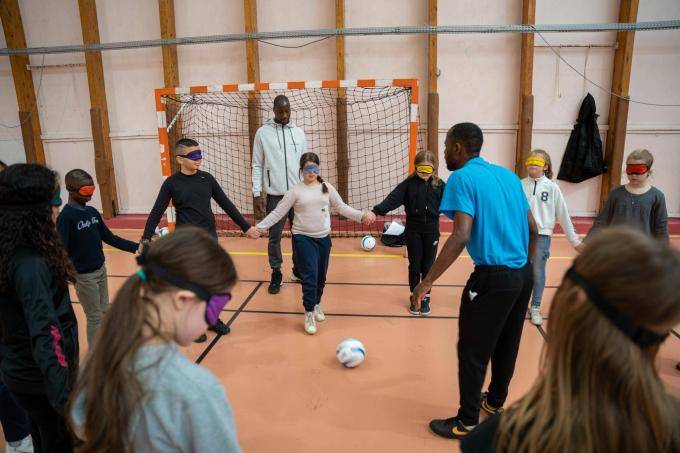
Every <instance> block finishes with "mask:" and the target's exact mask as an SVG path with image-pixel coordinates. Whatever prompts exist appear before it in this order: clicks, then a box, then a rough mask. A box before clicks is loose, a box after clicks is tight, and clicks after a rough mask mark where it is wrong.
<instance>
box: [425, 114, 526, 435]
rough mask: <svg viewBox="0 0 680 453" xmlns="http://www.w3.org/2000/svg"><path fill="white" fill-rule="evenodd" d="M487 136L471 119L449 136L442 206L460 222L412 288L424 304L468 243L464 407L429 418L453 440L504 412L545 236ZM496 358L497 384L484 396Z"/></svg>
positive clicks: (461, 324)
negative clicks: (484, 416)
mask: <svg viewBox="0 0 680 453" xmlns="http://www.w3.org/2000/svg"><path fill="white" fill-rule="evenodd" d="M483 140H484V139H483V135H482V131H481V129H480V128H479V127H478V126H477V125H475V124H472V123H460V124H456V125H455V126H453V127H452V128H451V129H449V131H448V133H447V134H446V141H445V145H446V149H445V151H444V156H445V158H446V166H447V168H448V169H449V170H451V171H453V173H451V175H450V176H449V180H448V181H447V183H446V188H445V189H444V196H443V197H442V202H441V204H440V206H439V210H440V212H441V213H443V214H444V215H446V216H447V217H449V218H451V219H453V222H454V223H453V233H452V234H451V236H450V237H449V239H448V240H447V241H446V243H445V244H444V247H443V248H442V251H441V253H440V254H439V256H438V257H437V260H436V261H435V263H434V264H433V266H432V268H431V270H430V272H429V273H428V274H427V276H426V277H425V279H424V280H423V281H422V282H421V284H420V285H418V287H416V289H415V290H414V291H413V301H412V302H413V303H414V304H415V306H416V309H417V308H419V306H420V301H421V300H422V299H423V297H424V296H425V294H427V292H428V291H429V290H430V289H431V288H432V285H433V283H434V282H435V281H436V280H437V278H439V276H441V275H442V274H443V273H444V271H445V270H446V269H448V268H449V266H451V264H453V262H454V261H455V260H456V259H457V258H458V256H459V255H460V254H461V252H462V251H463V249H464V248H465V247H466V246H467V249H468V252H469V253H470V256H471V257H472V260H473V262H474V264H475V270H474V272H473V273H472V275H471V276H470V278H469V280H468V282H467V284H466V285H465V289H464V290H463V295H462V297H461V307H460V317H459V320H458V329H459V337H458V385H459V389H460V409H459V410H458V414H457V415H456V416H455V417H452V418H448V419H445V420H432V421H431V422H430V429H431V430H432V432H434V433H435V434H437V435H439V436H442V437H446V438H449V439H460V438H462V437H465V436H466V435H467V433H468V432H470V430H472V428H474V427H475V426H476V425H477V423H478V421H479V409H480V406H481V408H482V409H484V411H485V412H488V413H489V414H494V413H498V412H501V411H502V410H503V403H504V402H505V399H506V398H507V396H508V386H509V384H510V379H511V378H512V374H513V373H514V371H515V361H516V359H517V350H518V349H519V341H520V338H521V336H522V328H523V326H524V316H525V314H526V311H527V306H528V305H529V297H530V296H531V289H532V285H533V272H532V270H531V269H532V268H531V265H530V264H529V260H528V257H530V256H533V255H534V253H533V251H534V249H535V246H536V239H537V238H538V229H537V227H536V222H535V221H534V218H533V216H532V215H531V210H530V208H529V203H528V202H527V199H526V197H525V196H524V191H523V190H522V185H521V183H520V180H519V178H518V177H517V176H516V175H515V174H514V173H512V172H510V171H509V170H507V169H505V168H503V167H499V166H498V165H493V164H490V163H489V162H487V161H485V160H484V159H482V158H481V157H479V153H480V151H481V149H482V143H483ZM489 360H491V383H490V384H489V390H488V392H485V393H483V394H482V385H483V384H484V375H485V374H486V368H487V366H488V364H489ZM480 396H481V398H480Z"/></svg>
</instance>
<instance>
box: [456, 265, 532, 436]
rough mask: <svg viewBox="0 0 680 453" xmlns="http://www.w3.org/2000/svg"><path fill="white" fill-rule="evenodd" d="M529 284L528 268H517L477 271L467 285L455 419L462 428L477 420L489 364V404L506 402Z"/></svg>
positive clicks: (501, 267) (484, 267)
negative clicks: (456, 417)
mask: <svg viewBox="0 0 680 453" xmlns="http://www.w3.org/2000/svg"><path fill="white" fill-rule="evenodd" d="M533 281H534V277H533V270H532V267H531V264H527V265H526V266H524V267H523V268H521V269H511V268H509V267H505V266H476V267H475V270H474V272H473V273H472V275H471V276H470V279H469V280H468V282H467V284H466V285H465V289H464V290H463V295H462V297H461V307H460V318H459V320H458V330H459V337H458V382H459V387H460V409H459V410H458V417H459V418H460V420H461V421H462V422H463V424H464V425H468V426H469V425H476V424H477V423H478V421H479V406H480V403H481V401H480V399H481V392H482V385H483V384H484V375H485V374H486V368H487V366H488V364H489V360H491V384H490V385H489V395H488V402H489V404H490V405H491V406H494V407H500V406H502V405H503V403H505V399H506V398H507V397H508V386H509V385H510V380H511V379H512V375H513V373H514V372H515V361H516V360H517V351H518V349H519V341H520V338H521V337H522V328H523V327H524V317H525V315H526V311H527V306H528V305H529V298H530V297H531V289H532V286H533Z"/></svg>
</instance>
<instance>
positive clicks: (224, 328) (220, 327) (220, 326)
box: [208, 318, 231, 335]
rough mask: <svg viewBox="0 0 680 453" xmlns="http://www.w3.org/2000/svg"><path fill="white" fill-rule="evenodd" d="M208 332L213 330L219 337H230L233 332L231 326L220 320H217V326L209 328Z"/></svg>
mask: <svg viewBox="0 0 680 453" xmlns="http://www.w3.org/2000/svg"><path fill="white" fill-rule="evenodd" d="M208 330H212V331H213V332H215V333H216V334H217V335H229V332H231V329H230V328H229V326H228V325H226V324H225V323H223V322H222V320H221V319H219V318H218V319H217V324H215V325H214V326H210V327H208Z"/></svg>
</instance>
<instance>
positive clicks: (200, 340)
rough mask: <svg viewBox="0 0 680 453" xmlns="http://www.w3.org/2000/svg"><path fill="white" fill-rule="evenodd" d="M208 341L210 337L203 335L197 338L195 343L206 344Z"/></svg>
mask: <svg viewBox="0 0 680 453" xmlns="http://www.w3.org/2000/svg"><path fill="white" fill-rule="evenodd" d="M206 341H208V336H207V335H206V334H203V335H201V336H200V337H198V338H196V339H195V340H194V343H205V342H206Z"/></svg>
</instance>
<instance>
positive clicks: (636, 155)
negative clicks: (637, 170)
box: [626, 149, 654, 170]
mask: <svg viewBox="0 0 680 453" xmlns="http://www.w3.org/2000/svg"><path fill="white" fill-rule="evenodd" d="M631 160H641V161H642V162H644V163H645V165H647V169H648V170H651V169H652V164H653V163H654V156H652V153H650V152H649V150H646V149H636V150H635V151H633V152H631V153H630V154H629V155H628V157H626V163H629V162H630V161H631Z"/></svg>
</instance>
